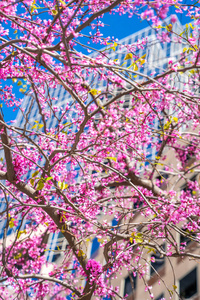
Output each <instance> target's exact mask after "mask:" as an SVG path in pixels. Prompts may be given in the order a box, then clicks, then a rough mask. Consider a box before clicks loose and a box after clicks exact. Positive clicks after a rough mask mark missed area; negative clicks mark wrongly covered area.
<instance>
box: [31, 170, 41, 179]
mask: <svg viewBox="0 0 200 300" xmlns="http://www.w3.org/2000/svg"><path fill="white" fill-rule="evenodd" d="M39 172H40V171H38V170H37V171H35V172H34V173H33V174H32V178H33V177H36V176H37V175H38V173H39Z"/></svg>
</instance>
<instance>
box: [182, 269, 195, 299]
mask: <svg viewBox="0 0 200 300" xmlns="http://www.w3.org/2000/svg"><path fill="white" fill-rule="evenodd" d="M179 293H180V297H181V299H190V298H191V297H193V296H194V295H195V294H196V293H197V268H195V269H194V270H193V271H191V272H190V273H188V274H187V275H186V276H185V277H183V278H182V279H181V280H180V282H179Z"/></svg>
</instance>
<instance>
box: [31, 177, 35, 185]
mask: <svg viewBox="0 0 200 300" xmlns="http://www.w3.org/2000/svg"><path fill="white" fill-rule="evenodd" d="M34 182H35V180H34V179H33V178H31V179H30V184H31V185H32V186H34Z"/></svg>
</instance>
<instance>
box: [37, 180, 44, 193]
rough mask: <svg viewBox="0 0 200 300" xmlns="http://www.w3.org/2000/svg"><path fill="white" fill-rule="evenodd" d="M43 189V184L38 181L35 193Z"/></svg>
mask: <svg viewBox="0 0 200 300" xmlns="http://www.w3.org/2000/svg"><path fill="white" fill-rule="evenodd" d="M43 187H44V182H43V180H42V179H40V180H39V182H38V185H37V191H40V190H42V189H43Z"/></svg>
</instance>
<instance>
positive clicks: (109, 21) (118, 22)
mask: <svg viewBox="0 0 200 300" xmlns="http://www.w3.org/2000/svg"><path fill="white" fill-rule="evenodd" d="M173 13H175V11H174V10H173V9H171V12H170V14H173ZM170 14H169V15H170ZM178 17H179V20H180V21H181V23H182V24H185V23H187V22H189V21H190V19H189V18H187V17H184V16H182V15H180V16H178ZM103 22H104V23H105V27H104V28H103V29H102V32H103V34H104V36H105V37H106V36H110V37H114V38H118V39H119V40H120V39H122V38H124V37H126V36H128V35H130V34H132V33H135V32H137V31H139V30H141V29H143V28H145V27H148V26H149V24H148V22H147V21H146V20H143V21H141V19H140V18H139V16H133V17H132V18H129V17H128V15H122V16H119V15H110V14H108V13H107V14H105V16H104V18H103ZM98 48H102V46H100V45H99V47H98ZM11 84H12V82H11ZM15 86H16V88H15V92H16V96H17V97H22V94H21V93H20V92H19V88H20V87H19V86H17V85H15ZM3 113H4V118H5V121H6V122H9V121H11V120H14V119H15V118H16V116H17V111H14V112H13V108H7V107H6V105H5V104H3Z"/></svg>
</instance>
